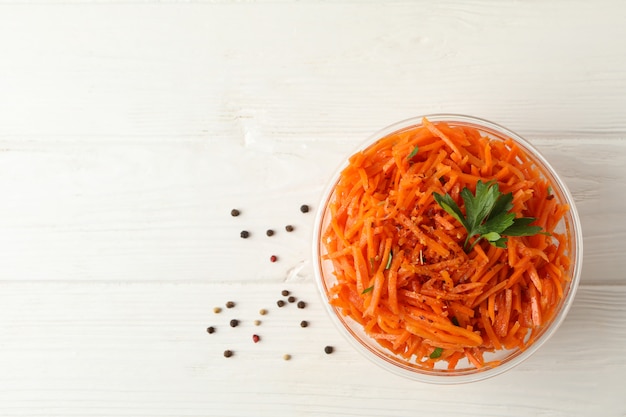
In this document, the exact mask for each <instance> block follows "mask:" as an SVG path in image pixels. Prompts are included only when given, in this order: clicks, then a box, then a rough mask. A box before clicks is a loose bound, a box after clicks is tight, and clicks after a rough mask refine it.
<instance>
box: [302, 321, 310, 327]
mask: <svg viewBox="0 0 626 417" xmlns="http://www.w3.org/2000/svg"><path fill="white" fill-rule="evenodd" d="M308 325H309V322H308V321H306V320H302V321H301V322H300V327H307V326H308Z"/></svg>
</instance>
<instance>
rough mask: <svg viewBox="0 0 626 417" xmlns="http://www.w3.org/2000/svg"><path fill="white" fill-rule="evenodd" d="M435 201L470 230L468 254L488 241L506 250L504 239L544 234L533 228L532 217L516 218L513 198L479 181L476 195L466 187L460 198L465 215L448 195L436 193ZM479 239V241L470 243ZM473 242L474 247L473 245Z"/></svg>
mask: <svg viewBox="0 0 626 417" xmlns="http://www.w3.org/2000/svg"><path fill="white" fill-rule="evenodd" d="M433 197H434V198H435V201H436V202H437V204H439V205H440V206H441V207H442V208H443V209H444V210H445V211H446V212H447V213H448V214H450V215H451V216H452V217H454V218H455V219H456V220H457V221H459V222H460V223H461V224H462V225H463V227H465V229H466V230H467V238H466V239H465V244H464V245H463V249H464V250H465V252H466V253H469V252H470V251H471V250H472V248H473V247H474V245H476V244H477V243H478V242H480V241H481V240H482V239H486V240H487V241H488V242H489V243H491V244H492V245H493V246H496V247H498V248H506V241H507V238H506V237H504V236H532V235H535V234H537V233H539V232H540V231H541V227H539V226H531V225H530V224H531V223H532V222H533V221H535V219H534V218H533V217H518V218H516V217H515V213H512V212H510V210H511V209H512V208H513V194H512V193H507V194H502V193H501V192H500V189H499V187H498V183H497V182H494V181H489V182H487V183H483V182H482V181H478V183H477V184H476V193H475V195H472V192H471V191H470V190H469V189H468V188H467V187H464V188H463V190H462V191H461V198H462V199H463V202H464V203H465V215H463V212H462V211H461V208H460V207H459V206H458V204H457V203H456V202H455V201H454V200H453V199H452V197H451V196H450V195H449V194H446V195H441V194H438V193H433ZM474 236H477V237H476V239H474V240H473V241H471V239H472V238H473V237H474ZM470 242H471V243H470Z"/></svg>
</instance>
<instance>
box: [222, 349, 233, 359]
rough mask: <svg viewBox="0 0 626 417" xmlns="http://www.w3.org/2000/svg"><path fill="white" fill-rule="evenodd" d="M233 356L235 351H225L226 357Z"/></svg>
mask: <svg viewBox="0 0 626 417" xmlns="http://www.w3.org/2000/svg"><path fill="white" fill-rule="evenodd" d="M231 356H233V351H232V350H225V351H224V357H226V358H230V357H231Z"/></svg>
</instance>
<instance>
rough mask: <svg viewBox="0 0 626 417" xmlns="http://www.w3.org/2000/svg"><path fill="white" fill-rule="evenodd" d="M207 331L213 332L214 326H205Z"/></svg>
mask: <svg viewBox="0 0 626 417" xmlns="http://www.w3.org/2000/svg"><path fill="white" fill-rule="evenodd" d="M206 331H207V333H215V327H213V326H209V327H207V328H206Z"/></svg>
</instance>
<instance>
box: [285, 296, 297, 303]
mask: <svg viewBox="0 0 626 417" xmlns="http://www.w3.org/2000/svg"><path fill="white" fill-rule="evenodd" d="M287 301H289V302H290V303H293V302H295V301H296V297H294V296H293V295H292V296H290V297H289V298H287Z"/></svg>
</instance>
